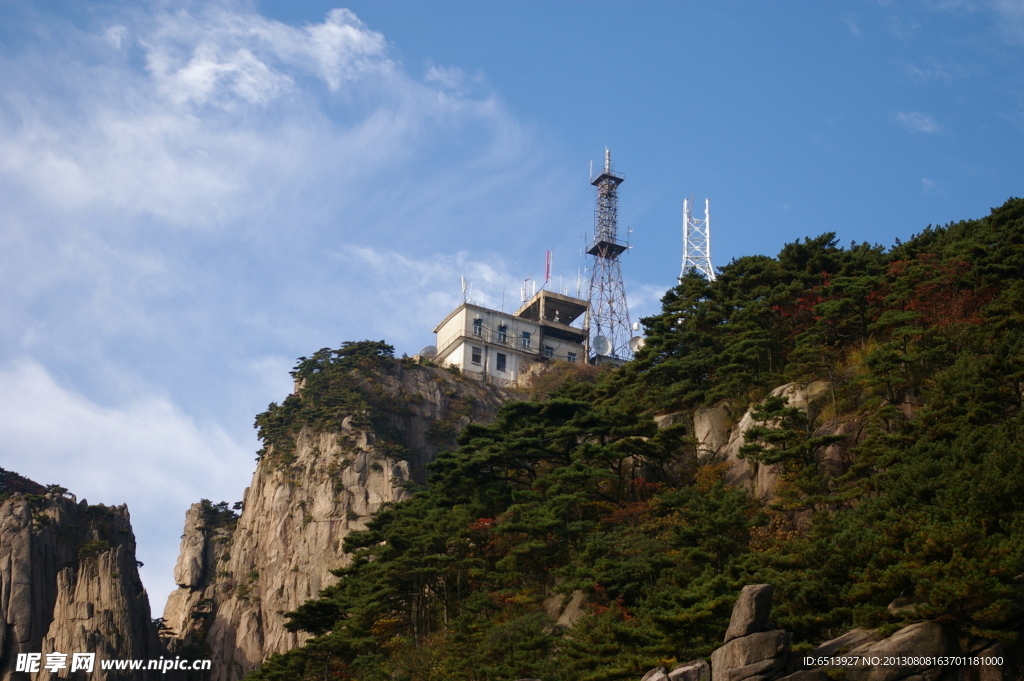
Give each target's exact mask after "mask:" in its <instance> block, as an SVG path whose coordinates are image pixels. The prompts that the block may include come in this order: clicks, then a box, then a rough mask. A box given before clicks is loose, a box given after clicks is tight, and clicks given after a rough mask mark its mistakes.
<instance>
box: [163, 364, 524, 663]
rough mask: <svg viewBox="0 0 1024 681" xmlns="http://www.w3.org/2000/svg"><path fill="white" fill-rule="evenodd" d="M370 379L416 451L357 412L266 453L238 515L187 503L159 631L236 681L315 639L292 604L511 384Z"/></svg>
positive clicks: (413, 371)
mask: <svg viewBox="0 0 1024 681" xmlns="http://www.w3.org/2000/svg"><path fill="white" fill-rule="evenodd" d="M297 388H298V389H301V386H298V387H297ZM365 389H366V394H367V395H372V396H373V397H374V400H382V399H383V400H388V401H389V403H390V404H396V403H397V404H401V405H403V407H402V409H401V410H398V411H397V412H396V411H395V410H393V411H392V412H389V413H388V414H387V415H386V422H385V423H384V424H383V427H384V428H386V429H387V430H388V433H389V437H390V438H391V440H392V441H393V440H394V439H395V438H396V437H397V438H398V439H399V440H400V442H401V444H402V446H403V447H404V448H405V450H406V451H407V452H408V454H407V455H406V456H404V457H403V458H402V459H397V458H392V457H390V456H389V450H388V449H387V448H386V447H383V446H382V445H381V434H380V433H379V432H375V430H374V428H373V427H371V426H366V425H358V424H357V423H358V421H357V419H355V418H353V417H347V418H345V419H344V420H343V421H342V425H341V427H340V428H339V429H336V430H332V431H326V432H325V431H314V430H311V429H308V428H307V429H303V430H302V431H301V432H300V433H299V434H298V436H297V438H296V446H295V450H294V452H293V454H292V455H291V456H290V457H289V459H288V460H287V461H286V462H284V463H282V462H281V461H280V460H275V459H274V457H273V456H272V454H273V452H270V453H269V454H270V455H268V456H264V457H263V458H262V459H261V461H260V463H259V464H258V465H257V468H256V472H255V474H254V475H253V479H252V484H251V485H250V487H249V488H248V489H247V490H246V491H245V497H244V507H243V510H242V513H241V516H240V517H239V518H238V519H237V521H236V522H232V523H223V522H222V523H220V524H216V523H211V522H210V521H209V518H208V517H207V516H208V515H209V513H208V509H204V508H203V507H202V505H201V504H195V505H193V506H192V507H191V508H190V509H189V511H188V513H187V514H186V518H185V531H184V534H183V535H182V540H181V554H180V556H179V559H178V564H177V566H176V568H175V571H174V574H175V580H176V582H177V584H178V589H177V590H176V591H175V592H173V593H172V594H171V595H170V597H169V598H168V601H167V605H166V607H165V609H164V619H163V621H164V629H163V630H162V633H161V636H162V637H163V638H164V640H165V642H166V643H167V645H168V647H169V648H171V649H172V650H174V651H187V650H196V651H199V652H201V653H202V655H201V656H203V657H206V656H209V657H210V658H211V659H212V660H213V673H212V676H211V679H212V681H237V680H238V679H241V678H242V677H243V676H244V675H245V674H246V673H247V672H249V671H250V670H252V669H254V668H255V667H256V666H258V665H259V664H260V663H261V662H262V661H263V660H264V659H265V658H266V657H267V656H269V655H270V654H272V653H275V652H285V651H287V650H290V649H292V648H294V647H296V646H298V645H300V644H301V643H302V642H303V641H304V640H306V638H308V636H307V635H305V634H303V633H301V632H300V633H293V632H290V631H288V630H287V629H285V627H284V625H285V622H286V621H287V620H286V617H285V616H284V613H286V612H289V611H292V610H295V609H296V608H297V607H298V606H299V605H301V604H302V603H304V602H305V601H307V600H309V599H310V598H314V597H316V596H317V595H318V593H319V592H320V590H321V589H323V588H325V587H327V586H329V585H331V584H333V583H334V581H335V580H336V578H335V577H334V576H333V575H332V574H331V570H332V569H335V568H338V567H342V566H344V565H346V564H347V562H348V560H349V557H348V555H347V554H346V553H345V552H344V549H343V541H344V539H345V537H346V536H347V535H348V534H349V533H350V532H352V531H356V530H365V529H366V523H367V521H368V520H369V519H370V517H371V516H372V515H373V514H374V513H376V512H377V510H378V509H380V508H381V506H382V505H384V504H387V503H390V502H394V501H399V500H401V499H404V498H406V497H407V496H408V494H409V493H408V491H407V490H406V488H405V486H404V485H405V483H407V482H408V481H410V480H416V481H422V480H423V479H424V478H425V475H426V472H425V465H426V464H427V463H429V462H430V461H432V460H433V458H434V457H435V456H436V455H437V453H438V452H439V451H441V450H443V449H446V448H451V447H453V445H454V437H455V434H456V433H458V432H459V431H461V430H462V428H464V427H465V426H466V424H468V423H469V422H471V421H473V422H487V421H490V420H491V419H492V418H493V415H494V413H495V412H496V410H497V408H498V407H499V406H500V405H501V403H502V402H503V401H504V400H505V399H506V398H507V396H508V394H507V393H506V391H505V390H504V389H502V388H500V387H497V386H493V385H489V384H486V383H482V382H479V381H476V380H473V379H468V378H461V377H458V376H453V375H452V374H451V373H449V372H447V371H444V370H441V369H436V368H430V367H424V366H418V365H405V364H399V363H394V364H393V365H389V367H388V368H387V369H386V370H382V371H380V372H377V373H375V374H373V375H372V376H371V377H369V379H367V380H366V385H365ZM372 402H373V400H371V403H372ZM354 416H355V415H354ZM364 420H365V419H364ZM375 423H377V424H378V425H377V427H378V428H380V427H381V420H380V419H377V420H375Z"/></svg>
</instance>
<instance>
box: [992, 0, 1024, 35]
mask: <svg viewBox="0 0 1024 681" xmlns="http://www.w3.org/2000/svg"><path fill="white" fill-rule="evenodd" d="M992 6H993V9H994V10H995V13H996V17H998V29H999V31H1000V32H1001V33H1002V35H1003V36H1004V37H1005V38H1006V39H1007V40H1008V41H1009V42H1011V43H1015V44H1022V43H1024V1H1022V0H993V2H992Z"/></svg>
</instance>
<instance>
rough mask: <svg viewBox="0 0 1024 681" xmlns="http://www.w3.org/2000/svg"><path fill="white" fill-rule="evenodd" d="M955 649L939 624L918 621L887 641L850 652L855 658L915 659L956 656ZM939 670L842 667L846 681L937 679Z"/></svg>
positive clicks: (912, 667) (926, 668)
mask: <svg viewBox="0 0 1024 681" xmlns="http://www.w3.org/2000/svg"><path fill="white" fill-rule="evenodd" d="M958 649H959V646H958V645H957V642H956V640H955V638H954V637H953V636H952V635H951V634H950V632H949V631H947V630H946V629H945V628H944V627H943V626H942V625H941V624H938V623H936V622H918V623H917V624H911V625H910V626H909V627H904V628H903V629H900V630H899V631H897V632H896V633H895V634H893V635H892V636H890V637H889V638H886V639H882V640H881V641H877V642H874V643H867V644H864V645H862V646H858V647H857V648H854V649H852V650H851V651H850V655H851V656H854V655H855V656H858V657H861V658H863V657H865V656H867V657H878V658H881V659H885V658H887V657H918V658H929V657H937V656H942V655H949V654H953V653H956V652H957V650H958ZM941 672H942V670H941V669H936V668H932V667H929V666H928V665H916V666H915V665H905V666H904V665H875V666H866V665H857V666H852V667H847V668H846V678H847V679H848V680H849V681H896V679H909V678H911V677H913V676H915V675H922V676H923V677H924V678H926V679H930V678H937V677H938V676H939V675H940V674H941Z"/></svg>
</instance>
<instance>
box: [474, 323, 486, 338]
mask: <svg viewBox="0 0 1024 681" xmlns="http://www.w3.org/2000/svg"><path fill="white" fill-rule="evenodd" d="M473 335H474V336H482V335H484V320H482V319H474V320H473Z"/></svg>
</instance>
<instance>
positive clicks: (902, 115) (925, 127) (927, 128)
mask: <svg viewBox="0 0 1024 681" xmlns="http://www.w3.org/2000/svg"><path fill="white" fill-rule="evenodd" d="M895 118H896V120H897V121H898V122H899V123H900V124H901V125H903V127H905V128H907V129H908V130H912V131H914V132H926V133H933V132H939V131H940V130H942V126H941V125H939V124H938V123H937V122H936V121H935V119H934V118H932V117H931V116H928V115H926V114H923V113H921V112H919V111H899V112H897V113H896V116H895Z"/></svg>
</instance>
